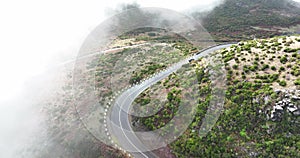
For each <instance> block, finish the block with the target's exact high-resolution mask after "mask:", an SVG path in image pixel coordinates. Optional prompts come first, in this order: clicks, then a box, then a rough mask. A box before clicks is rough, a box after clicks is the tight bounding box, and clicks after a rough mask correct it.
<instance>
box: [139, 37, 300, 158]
mask: <svg viewBox="0 0 300 158" xmlns="http://www.w3.org/2000/svg"><path fill="white" fill-rule="evenodd" d="M299 50H300V37H299V36H290V37H274V38H270V39H257V40H252V41H243V42H239V43H238V44H236V45H233V46H232V47H230V48H228V49H223V50H220V51H217V52H216V53H215V55H221V56H222V59H223V61H224V63H225V68H226V70H227V86H228V87H227V90H226V100H225V105H224V110H223V112H222V114H221V115H220V117H219V118H218V121H217V122H216V124H215V125H214V127H213V128H212V130H211V131H210V132H209V133H208V134H207V135H206V136H204V137H201V136H200V135H199V133H198V131H200V130H201V129H200V127H201V124H202V121H203V118H204V116H205V114H206V112H207V110H208V108H209V102H210V101H211V100H212V94H211V88H210V86H211V81H210V79H209V76H210V73H209V71H211V70H210V69H208V67H207V65H209V64H207V62H206V61H208V60H206V58H202V59H199V60H197V61H192V62H191V63H190V64H191V65H192V66H193V67H194V69H195V70H196V72H197V78H198V84H199V93H200V96H201V98H199V103H198V105H197V112H196V118H195V119H194V121H193V122H192V123H191V124H190V126H189V128H188V129H187V130H186V131H185V132H184V134H183V135H181V136H180V137H179V138H178V139H177V140H176V141H174V142H173V143H171V144H170V145H169V148H170V149H171V151H172V153H173V154H174V155H173V156H174V157H299V156H300V155H299V153H300V144H299V142H300V135H299V131H298V129H299V128H300V120H299V116H300V87H299V85H300V63H299V59H300V54H299ZM215 55H213V56H215ZM180 78H181V77H180V72H176V73H174V74H172V75H171V76H169V77H168V78H166V79H164V80H163V81H162V82H160V83H157V84H156V85H153V87H150V88H149V89H147V90H146V91H145V92H143V93H142V94H140V96H139V97H138V98H137V99H136V101H135V103H136V105H135V106H148V105H150V106H163V108H162V109H161V110H160V111H159V112H157V113H156V114H155V115H153V116H150V117H145V118H142V117H141V118H137V117H133V126H134V127H135V128H137V129H140V130H141V129H143V130H145V129H146V130H155V129H158V128H161V127H164V125H165V124H166V123H167V122H168V121H169V120H170V118H171V117H173V116H174V114H176V112H177V110H178V105H179V103H178V101H179V102H180V100H182V99H184V98H183V96H185V95H184V93H183V90H184V89H183V88H181V86H182V84H183V82H181V83H180V84H176V83H179V79H180ZM161 91H163V92H164V93H161ZM163 95H165V96H167V97H163ZM158 98H164V99H160V100H163V101H161V102H158ZM168 156H170V155H168ZM168 156H166V157H168Z"/></svg>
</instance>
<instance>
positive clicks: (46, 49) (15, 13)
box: [0, 0, 300, 158]
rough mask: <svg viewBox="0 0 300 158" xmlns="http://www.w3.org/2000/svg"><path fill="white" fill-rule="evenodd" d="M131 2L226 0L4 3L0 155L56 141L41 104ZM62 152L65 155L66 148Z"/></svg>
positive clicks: (192, 5) (0, 5)
mask: <svg viewBox="0 0 300 158" xmlns="http://www.w3.org/2000/svg"><path fill="white" fill-rule="evenodd" d="M297 1H299V2H300V0H297ZM132 2H136V3H137V4H139V5H140V7H161V8H168V9H173V10H176V11H180V12H183V13H189V12H190V11H191V9H192V10H193V11H194V10H201V11H202V10H204V11H207V8H208V9H212V8H213V7H215V6H217V5H219V4H220V3H221V2H222V0H207V1H200V0H189V1H183V0H182V1H167V0H136V1H124V0H114V1H111V2H109V1H107V0H105V1H104V0H101V1H99V0H87V1H71V0H65V1H59V0H52V1H39V0H28V1H21V0H12V1H1V2H0V19H1V27H0V42H1V45H0V73H1V78H0V157H5V158H9V157H20V155H18V153H19V152H22V150H23V149H25V150H28V148H31V146H32V145H33V146H34V147H37V146H42V145H43V144H35V143H54V144H53V145H57V144H55V142H51V141H50V140H47V139H49V138H48V135H47V132H46V130H48V129H49V127H47V121H49V120H51V119H52V118H51V117H50V118H49V115H46V114H47V112H46V110H43V109H45V106H48V104H47V103H48V102H49V101H50V102H51V100H52V99H55V97H59V96H61V95H57V93H58V92H60V89H61V86H63V85H65V84H66V83H65V81H66V82H70V80H71V79H70V80H68V79H67V76H68V73H69V74H71V71H72V67H73V64H74V63H73V62H72V60H73V59H75V57H76V55H77V53H78V50H79V48H80V46H81V43H83V41H84V40H85V38H86V37H87V35H88V34H89V33H90V32H91V31H92V30H93V29H94V28H95V27H96V26H97V25H98V24H100V23H101V22H102V21H103V20H104V19H106V18H109V17H110V16H112V15H113V14H115V13H117V11H118V9H119V8H120V6H121V5H122V4H125V3H132ZM65 61H69V62H67V63H66V62H65ZM61 63H64V64H61ZM58 108H59V107H58ZM46 109H47V108H46ZM46 147H47V146H46ZM58 147H59V146H58ZM31 150H33V149H31ZM31 150H28V151H27V154H31ZM36 150H37V151H35V152H39V149H36ZM53 150H54V149H53ZM41 151H44V150H41ZM58 154H59V152H58ZM60 154H62V155H60V156H64V155H63V154H64V152H63V151H61V153H60ZM37 155H38V154H37ZM37 155H36V154H32V155H30V157H37ZM27 156H28V155H27Z"/></svg>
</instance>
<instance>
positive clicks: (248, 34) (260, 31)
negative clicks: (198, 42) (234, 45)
mask: <svg viewBox="0 0 300 158" xmlns="http://www.w3.org/2000/svg"><path fill="white" fill-rule="evenodd" d="M195 16H196V18H197V17H201V16H199V14H198V16H197V14H195ZM198 19H199V18H198ZM201 21H202V24H203V26H204V27H205V28H206V29H207V30H208V31H209V32H210V33H211V34H212V36H213V37H214V38H215V39H216V40H243V39H251V38H253V37H254V36H255V37H259V38H266V37H272V36H275V35H282V34H288V33H297V32H298V33H299V32H300V29H299V28H298V30H297V29H296V30H290V29H288V28H289V27H291V26H296V25H299V24H300V7H299V4H298V3H296V2H294V1H291V0H225V1H224V3H223V4H221V5H220V6H218V7H216V8H215V9H214V10H212V11H211V12H210V13H208V14H207V15H206V16H205V17H204V18H202V19H201Z"/></svg>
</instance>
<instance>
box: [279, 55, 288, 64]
mask: <svg viewBox="0 0 300 158" xmlns="http://www.w3.org/2000/svg"><path fill="white" fill-rule="evenodd" d="M287 61H288V59H287V57H285V56H283V57H281V58H280V62H281V63H282V64H285V63H286V62H287Z"/></svg>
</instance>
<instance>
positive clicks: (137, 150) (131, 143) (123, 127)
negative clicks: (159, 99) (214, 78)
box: [107, 44, 232, 158]
mask: <svg viewBox="0 0 300 158" xmlns="http://www.w3.org/2000/svg"><path fill="white" fill-rule="evenodd" d="M231 45H232V44H222V45H217V46H213V47H210V48H208V49H205V50H202V51H200V52H199V53H197V54H196V55H194V56H192V57H188V58H186V59H184V60H182V61H180V62H178V63H176V64H174V65H172V66H171V67H169V68H168V69H166V70H165V71H162V72H160V73H157V74H155V75H154V76H153V77H152V78H149V79H147V80H145V81H144V82H141V83H140V84H137V85H135V86H133V87H131V88H129V89H127V90H126V91H124V92H123V93H122V94H120V95H119V96H118V97H117V98H116V99H115V101H114V103H113V104H112V106H111V108H110V110H109V113H108V117H107V125H108V127H109V132H110V134H111V136H112V137H113V138H114V139H115V140H114V141H115V142H116V143H117V144H118V145H119V146H120V147H121V148H122V149H124V150H126V151H128V152H129V153H130V154H131V155H132V156H133V157H137V158H152V157H158V156H156V155H155V154H154V153H153V152H151V151H148V150H147V148H146V147H145V145H143V143H142V142H141V141H140V140H139V138H138V137H137V136H136V135H135V134H134V131H133V130H132V128H131V125H130V120H129V114H128V113H129V110H130V106H131V104H132V102H133V101H134V100H135V98H136V97H137V96H138V95H139V94H140V93H142V92H143V91H144V90H145V89H147V88H148V87H150V86H151V85H153V84H155V83H157V82H158V81H161V80H162V79H164V78H166V77H168V76H169V75H170V74H171V73H173V72H175V71H177V70H178V69H179V68H181V67H182V65H184V64H187V63H188V62H189V60H190V59H198V58H200V57H203V56H206V55H208V54H211V53H212V52H214V51H216V50H219V49H222V48H227V47H230V46H231Z"/></svg>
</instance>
